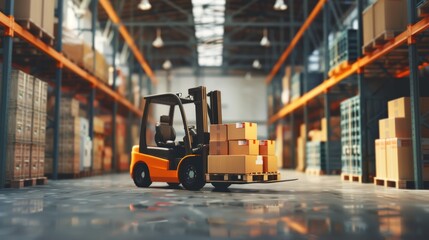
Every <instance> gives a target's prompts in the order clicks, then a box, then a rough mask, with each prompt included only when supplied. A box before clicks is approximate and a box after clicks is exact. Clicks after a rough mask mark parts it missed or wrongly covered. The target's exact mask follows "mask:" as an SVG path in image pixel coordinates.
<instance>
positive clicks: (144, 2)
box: [138, 0, 152, 11]
mask: <svg viewBox="0 0 429 240" xmlns="http://www.w3.org/2000/svg"><path fill="white" fill-rule="evenodd" d="M138 8H140V9H141V10H143V11H147V10H149V9H151V8H152V5H151V4H150V2H149V0H142V1H141V2H140V3H139V6H138Z"/></svg>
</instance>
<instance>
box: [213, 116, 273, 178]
mask: <svg viewBox="0 0 429 240" xmlns="http://www.w3.org/2000/svg"><path fill="white" fill-rule="evenodd" d="M274 146H275V141H270V140H262V141H258V140H257V125H256V124H255V123H248V122H245V123H235V124H216V125H211V126H210V150H209V157H208V173H220V174H227V173H229V174H250V173H265V172H277V158H276V156H275V155H274V154H275V152H274Z"/></svg>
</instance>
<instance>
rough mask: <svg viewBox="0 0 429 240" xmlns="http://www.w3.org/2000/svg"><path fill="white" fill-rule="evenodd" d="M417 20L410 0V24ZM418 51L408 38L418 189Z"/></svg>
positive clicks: (419, 186) (418, 183)
mask: <svg viewBox="0 0 429 240" xmlns="http://www.w3.org/2000/svg"><path fill="white" fill-rule="evenodd" d="M416 21H417V13H416V0H408V24H409V25H412V24H414V23H416ZM417 54H418V52H417V46H416V43H415V40H414V39H412V38H410V39H408V60H409V65H410V102H411V126H412V136H411V137H412V141H413V160H414V181H415V182H416V185H415V187H416V189H422V188H423V176H422V146H421V135H420V111H419V110H420V92H419V91H420V87H419V75H418V55H417Z"/></svg>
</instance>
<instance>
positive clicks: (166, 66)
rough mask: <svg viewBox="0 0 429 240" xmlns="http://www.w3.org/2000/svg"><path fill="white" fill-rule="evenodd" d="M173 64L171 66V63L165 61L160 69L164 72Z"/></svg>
mask: <svg viewBox="0 0 429 240" xmlns="http://www.w3.org/2000/svg"><path fill="white" fill-rule="evenodd" d="M172 66H173V64H171V61H170V60H169V59H167V60H165V62H164V63H163V64H162V68H164V69H165V70H170V69H171V67H172Z"/></svg>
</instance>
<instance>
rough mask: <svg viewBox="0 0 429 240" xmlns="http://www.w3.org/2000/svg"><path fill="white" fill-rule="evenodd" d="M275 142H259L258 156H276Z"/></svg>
mask: <svg viewBox="0 0 429 240" xmlns="http://www.w3.org/2000/svg"><path fill="white" fill-rule="evenodd" d="M275 146H276V141H274V140H259V155H269V156H274V155H275V154H276V148H275Z"/></svg>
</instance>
